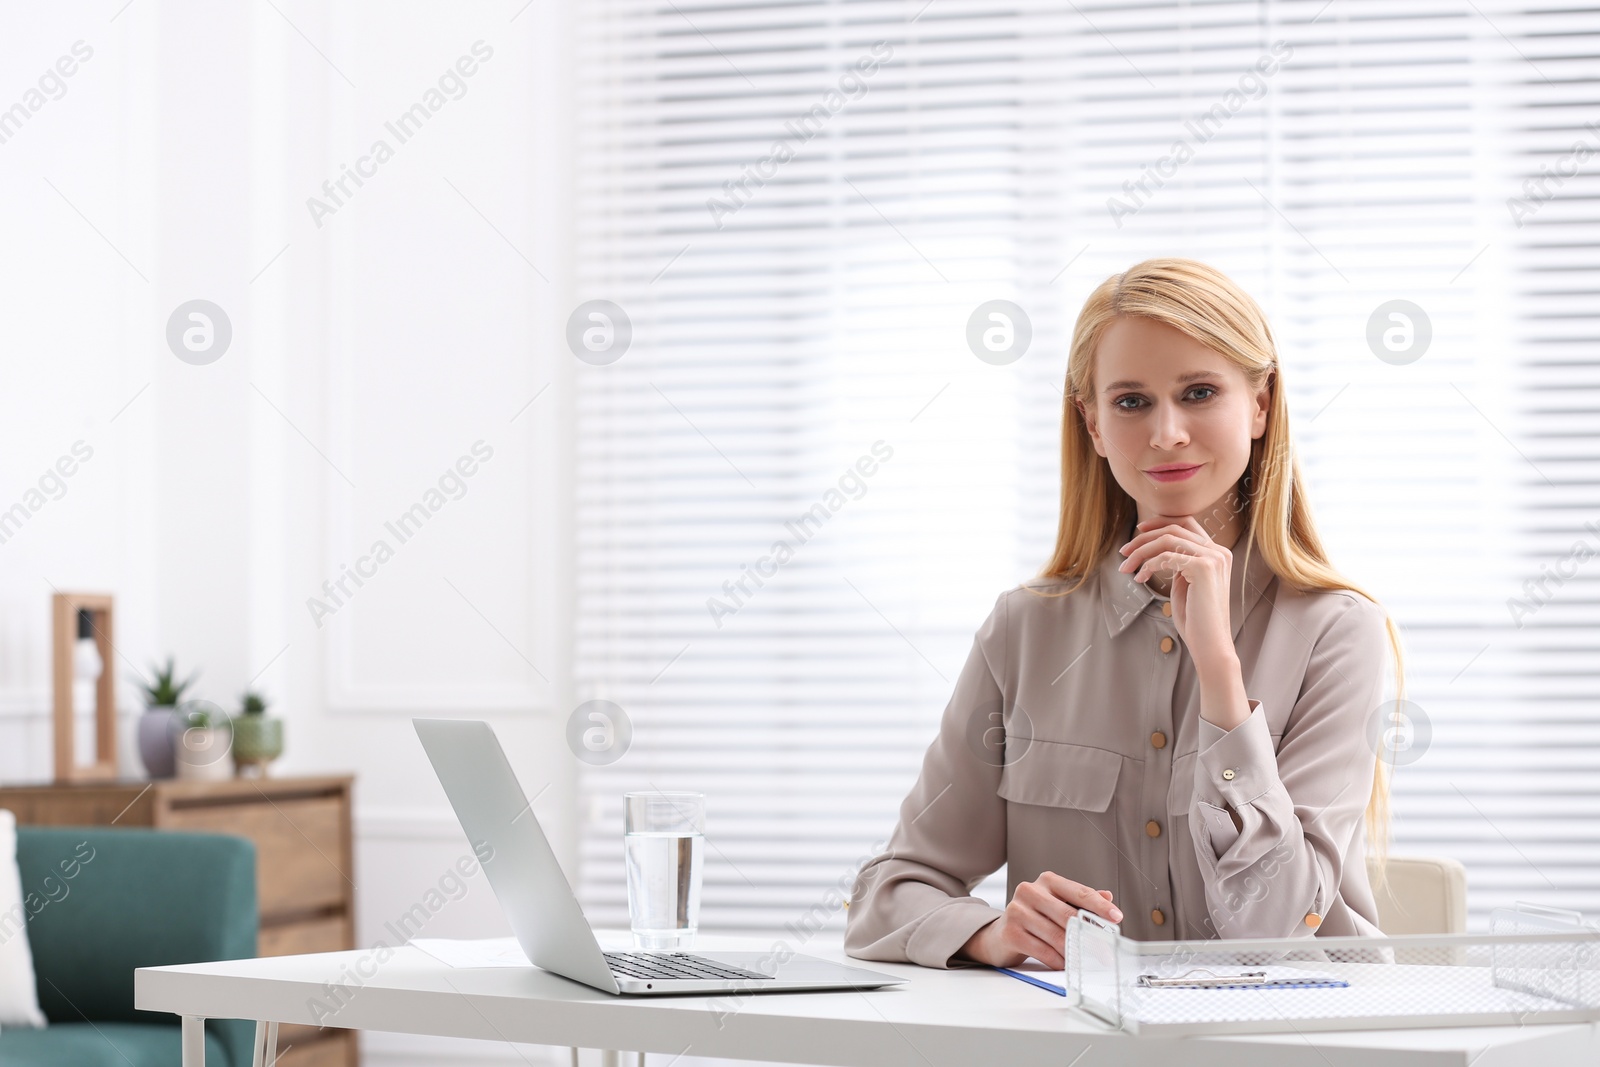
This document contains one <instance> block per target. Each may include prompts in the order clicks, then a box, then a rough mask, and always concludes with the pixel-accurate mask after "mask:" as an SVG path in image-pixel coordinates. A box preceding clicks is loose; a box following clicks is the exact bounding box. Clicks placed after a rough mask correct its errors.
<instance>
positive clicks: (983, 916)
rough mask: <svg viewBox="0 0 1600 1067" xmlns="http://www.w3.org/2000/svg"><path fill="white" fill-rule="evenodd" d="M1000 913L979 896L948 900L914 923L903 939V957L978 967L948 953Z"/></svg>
mask: <svg viewBox="0 0 1600 1067" xmlns="http://www.w3.org/2000/svg"><path fill="white" fill-rule="evenodd" d="M1004 914H1005V912H1003V911H1001V910H1000V909H999V908H995V907H991V906H990V905H988V904H986V903H984V902H983V901H981V900H976V899H974V900H955V901H951V902H950V903H949V904H946V905H944V906H942V907H939V908H936V909H934V911H933V912H931V913H930V914H929V915H927V916H926V917H925V918H924V919H923V920H922V922H920V923H918V924H917V928H916V930H914V931H912V934H911V937H910V939H909V940H908V941H907V942H906V959H908V960H910V961H911V962H912V963H917V964H921V965H922V966H924V967H940V968H949V967H952V966H956V967H962V966H966V967H981V966H983V965H982V964H980V963H979V962H978V961H976V960H969V959H965V958H962V959H953V958H952V957H954V956H955V954H956V952H958V951H959V950H960V948H961V946H962V945H965V944H966V943H967V941H968V940H969V939H970V938H971V937H972V935H973V934H975V933H977V932H978V931H979V930H981V929H983V927H985V926H987V925H988V924H989V923H991V922H993V921H994V920H996V919H998V918H1000V916H1002V915H1004Z"/></svg>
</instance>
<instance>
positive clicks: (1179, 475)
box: [1145, 463, 1203, 482]
mask: <svg viewBox="0 0 1600 1067" xmlns="http://www.w3.org/2000/svg"><path fill="white" fill-rule="evenodd" d="M1201 466H1203V464H1199V463H1197V464H1195V465H1194V466H1193V467H1184V468H1183V469H1182V470H1167V471H1145V473H1146V474H1148V475H1149V476H1150V477H1152V478H1154V479H1155V480H1156V481H1158V482H1181V481H1183V480H1184V479H1186V478H1190V477H1192V476H1193V475H1194V474H1195V472H1197V471H1198V470H1199V469H1200V468H1201Z"/></svg>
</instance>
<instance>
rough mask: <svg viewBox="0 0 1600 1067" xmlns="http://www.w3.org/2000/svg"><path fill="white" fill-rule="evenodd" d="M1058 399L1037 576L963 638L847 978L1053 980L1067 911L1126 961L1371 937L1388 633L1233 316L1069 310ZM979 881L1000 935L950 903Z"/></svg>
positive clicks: (1146, 298)
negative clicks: (899, 966)
mask: <svg viewBox="0 0 1600 1067" xmlns="http://www.w3.org/2000/svg"><path fill="white" fill-rule="evenodd" d="M1065 392H1066V403H1065V405H1064V407H1063V426H1062V443H1061V466H1062V487H1061V520H1060V526H1059V529H1058V532H1057V535H1056V548H1055V554H1054V556H1053V558H1052V559H1051V560H1050V563H1049V565H1048V566H1046V567H1045V569H1044V570H1043V572H1041V575H1040V577H1038V578H1035V579H1032V580H1030V581H1028V582H1025V583H1023V584H1022V585H1019V586H1018V587H1017V588H1015V589H1011V590H1008V591H1007V592H1004V593H1002V594H1001V595H1000V596H999V598H998V599H997V600H996V601H995V606H994V610H993V611H992V612H991V613H990V615H989V617H988V619H987V620H985V622H984V623H983V625H982V626H981V627H979V629H978V632H977V637H976V640H975V641H974V644H973V649H972V652H971V654H970V655H969V657H968V659H967V662H966V665H965V667H964V668H963V669H962V672H961V677H960V678H959V679H958V680H957V682H956V686H955V692H954V694H953V695H952V697H951V700H950V703H949V706H948V707H947V708H946V709H945V711H944V716H943V720H942V723H941V726H940V730H939V734H938V736H937V737H936V738H935V739H934V741H933V743H932V745H931V746H930V747H929V749H928V752H927V755H926V757H925V759H924V761H923V765H922V771H921V775H920V776H919V777H918V779H917V782H916V785H915V786H914V787H913V788H912V790H911V793H910V795H909V796H907V797H906V799H905V802H904V803H903V804H902V805H901V809H900V821H899V824H898V825H897V826H896V828H895V831H894V834H893V836H892V837H891V838H890V841H889V848H888V850H887V851H886V852H885V853H883V854H882V855H879V856H877V857H875V858H874V859H873V860H872V861H871V862H869V863H868V864H867V865H866V866H865V867H863V868H862V870H861V872H860V875H859V876H858V878H857V882H856V886H855V891H854V894H853V895H852V898H851V899H852V902H853V903H852V906H851V907H850V910H849V912H848V916H849V918H848V925H847V929H846V933H845V949H846V951H847V952H848V953H849V954H850V955H852V956H856V957H859V958H861V959H870V960H887V961H897V962H912V963H919V964H923V965H924V966H928V967H950V966H952V965H959V964H961V963H963V962H977V963H987V964H991V965H994V966H1013V965H1015V964H1018V963H1020V962H1022V961H1023V960H1024V959H1026V958H1028V957H1033V958H1034V959H1037V960H1039V961H1040V962H1041V963H1043V964H1045V965H1046V966H1047V967H1051V968H1056V969H1060V968H1063V967H1064V966H1065V962H1064V959H1063V952H1064V939H1065V926H1066V922H1067V920H1068V919H1069V918H1070V917H1071V916H1073V915H1075V914H1077V912H1078V910H1079V909H1086V910H1088V911H1091V912H1093V913H1094V914H1096V915H1099V916H1102V917H1103V918H1105V919H1107V920H1108V921H1111V922H1116V923H1120V924H1121V930H1122V933H1123V934H1124V935H1125V936H1128V937H1132V938H1135V939H1138V940H1145V941H1149V940H1162V939H1165V940H1173V939H1201V938H1217V937H1225V938H1240V937H1295V936H1306V937H1311V936H1314V935H1317V934H1322V935H1352V934H1355V935H1376V934H1379V933H1380V932H1381V931H1379V929H1378V927H1377V921H1376V920H1377V908H1376V906H1375V904H1374V901H1373V895H1372V887H1371V886H1370V885H1369V883H1368V878H1367V867H1366V858H1367V846H1368V839H1369V838H1371V839H1372V840H1373V842H1374V845H1375V847H1376V849H1377V850H1378V852H1379V856H1378V859H1379V861H1380V870H1381V858H1382V856H1381V854H1382V850H1383V848H1384V846H1385V842H1386V832H1387V821H1388V820H1387V800H1388V787H1387V783H1386V779H1385V775H1384V773H1383V771H1382V770H1381V769H1380V764H1381V758H1380V748H1381V747H1382V746H1380V745H1379V744H1378V741H1377V738H1378V729H1377V727H1378V722H1379V711H1380V705H1381V704H1382V703H1383V701H1384V695H1383V694H1384V688H1385V681H1386V678H1385V671H1384V668H1385V666H1386V664H1387V663H1388V662H1389V657H1388V655H1386V652H1387V653H1392V657H1393V664H1394V678H1395V680H1396V682H1397V683H1400V684H1402V685H1403V677H1404V674H1403V666H1402V662H1401V651H1400V641H1399V633H1398V631H1397V630H1396V629H1395V627H1394V624H1393V623H1392V622H1391V621H1390V620H1389V619H1388V615H1387V613H1386V612H1385V611H1384V610H1383V609H1382V607H1381V606H1380V605H1379V604H1378V603H1377V602H1376V601H1375V600H1373V599H1372V597H1371V596H1370V595H1369V594H1367V593H1366V592H1365V591H1364V590H1362V589H1360V588H1359V587H1358V586H1356V585H1354V584H1353V583H1351V582H1349V581H1348V580H1346V579H1344V578H1343V577H1341V576H1340V575H1339V573H1338V572H1337V571H1335V570H1334V569H1333V567H1332V566H1331V565H1330V564H1329V562H1328V558H1327V554H1326V552H1324V550H1323V547H1322V543H1321V541H1320V539H1319V538H1318V536H1317V532H1316V527H1315V525H1314V524H1313V522H1312V519H1311V514H1310V511H1309V509H1308V506H1307V501H1306V496H1305V488H1304V485H1303V483H1302V478H1301V474H1300V465H1299V462H1298V460H1297V459H1296V457H1295V455H1294V451H1293V448H1292V445H1291V441H1290V433H1289V421H1288V406H1287V404H1286V402H1285V396H1284V387H1283V380H1282V375H1281V371H1280V368H1279V366H1278V360H1277V354H1276V350H1275V347H1274V344H1273V339H1272V333H1271V331H1270V329H1269V328H1268V326H1267V322H1266V318H1265V317H1264V316H1263V315H1262V313H1261V309H1260V308H1259V307H1257V306H1256V303H1255V301H1253V300H1252V299H1251V298H1250V297H1249V295H1248V294H1246V293H1245V292H1243V291H1242V290H1241V289H1239V288H1238V286H1236V285H1235V284H1234V283H1233V282H1232V281H1231V280H1229V279H1228V278H1227V277H1226V276H1225V275H1223V274H1221V273H1220V272H1218V271H1216V270H1214V269H1213V268H1211V267H1208V266H1206V265H1204V264H1202V263H1197V262H1195V261H1193V260H1186V259H1153V260H1148V261H1146V262H1144V263H1140V264H1138V265H1136V266H1134V267H1133V268H1131V269H1129V270H1128V271H1126V272H1124V273H1122V274H1120V275H1114V276H1112V277H1111V278H1109V279H1107V280H1106V281H1105V282H1104V283H1103V284H1102V285H1101V286H1100V287H1099V288H1097V289H1096V290H1095V291H1094V293H1093V294H1091V295H1090V297H1089V299H1088V301H1087V302H1086V303H1085V305H1084V307H1083V311H1082V313H1081V314H1080V315H1079V316H1078V322H1077V326H1076V328H1075V329H1074V331H1073V338H1072V351H1071V355H1070V358H1069V363H1068V367H1067V388H1066V390H1065ZM1386 642H1387V645H1388V649H1387V650H1386V649H1385V644H1386ZM1401 695H1403V689H1401V691H1400V692H1398V693H1397V694H1396V697H1397V698H1398V697H1399V696H1401ZM1363 812H1365V819H1363ZM1001 864H1006V865H1007V876H1008V877H1007V880H1008V882H1009V886H1008V890H1009V891H1008V894H1007V896H1008V899H1009V901H1010V903H1008V904H1007V905H1006V907H1005V909H1004V910H1000V909H997V908H994V907H992V906H991V905H990V904H988V903H987V902H985V901H983V900H980V899H978V898H976V897H973V896H971V895H970V893H971V890H972V888H973V887H974V886H975V885H977V884H978V882H980V881H981V880H982V879H983V878H984V877H985V876H987V875H989V874H990V873H992V872H994V871H995V870H997V869H999V867H1000V865H1001Z"/></svg>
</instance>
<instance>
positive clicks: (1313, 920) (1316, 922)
mask: <svg viewBox="0 0 1600 1067" xmlns="http://www.w3.org/2000/svg"><path fill="white" fill-rule="evenodd" d="M1306 925H1307V926H1309V927H1311V929H1313V930H1315V929H1316V928H1317V927H1319V926H1321V925H1322V916H1320V915H1318V914H1317V913H1316V912H1314V911H1312V912H1307V913H1306Z"/></svg>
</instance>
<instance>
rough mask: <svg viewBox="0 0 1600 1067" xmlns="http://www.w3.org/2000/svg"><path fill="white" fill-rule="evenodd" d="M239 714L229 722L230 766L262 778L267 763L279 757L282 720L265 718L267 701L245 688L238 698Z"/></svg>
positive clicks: (241, 772)
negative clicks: (231, 748)
mask: <svg viewBox="0 0 1600 1067" xmlns="http://www.w3.org/2000/svg"><path fill="white" fill-rule="evenodd" d="M239 704H240V708H241V714H239V715H236V716H234V719H233V765H234V767H235V768H237V773H238V775H239V776H240V777H241V778H242V777H244V776H245V774H246V772H247V771H248V772H253V774H255V775H259V776H260V777H263V778H265V777H266V774H267V764H269V763H271V762H272V761H273V760H275V759H277V758H278V757H279V756H281V755H283V720H282V719H275V718H272V717H270V716H268V715H267V698H266V697H264V696H262V695H261V694H260V693H258V692H257V691H256V690H254V689H246V690H245V691H244V695H243V696H242V697H240V698H239Z"/></svg>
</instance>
